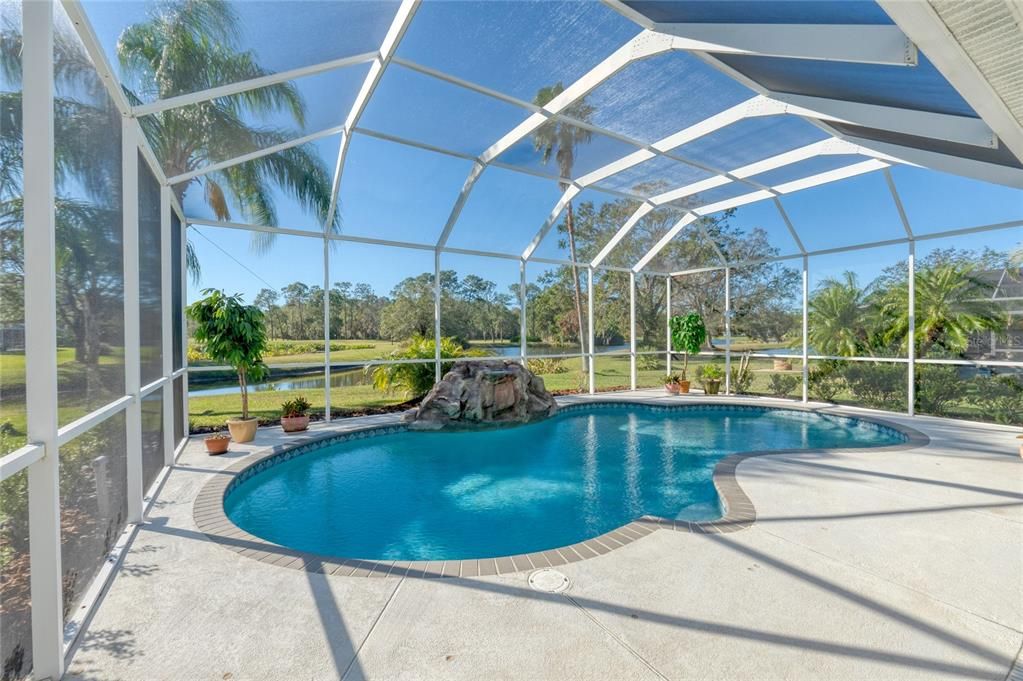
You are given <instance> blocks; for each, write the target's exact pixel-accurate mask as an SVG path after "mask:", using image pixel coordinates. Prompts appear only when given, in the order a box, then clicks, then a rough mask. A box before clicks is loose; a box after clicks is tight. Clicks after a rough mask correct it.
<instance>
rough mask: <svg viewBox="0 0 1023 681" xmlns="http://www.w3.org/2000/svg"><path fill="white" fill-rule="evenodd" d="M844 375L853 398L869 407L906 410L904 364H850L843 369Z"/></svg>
mask: <svg viewBox="0 0 1023 681" xmlns="http://www.w3.org/2000/svg"><path fill="white" fill-rule="evenodd" d="M842 375H843V377H844V378H845V382H846V385H848V386H849V390H850V392H852V394H853V396H854V397H856V398H857V399H859V400H861V401H862V402H863V403H864V404H866V405H867V406H870V407H877V408H879V409H904V408H905V406H906V398H905V395H906V366H905V365H904V364H888V363H883V364H882V363H878V364H871V363H869V362H850V363H849V364H847V365H846V366H845V367H844V368H843V370H842Z"/></svg>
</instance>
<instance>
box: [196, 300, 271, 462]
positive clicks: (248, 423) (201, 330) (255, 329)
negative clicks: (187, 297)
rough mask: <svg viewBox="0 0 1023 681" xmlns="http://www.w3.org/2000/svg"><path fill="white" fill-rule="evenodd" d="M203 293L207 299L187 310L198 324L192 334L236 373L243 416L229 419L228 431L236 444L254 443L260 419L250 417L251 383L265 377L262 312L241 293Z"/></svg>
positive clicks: (205, 349)
mask: <svg viewBox="0 0 1023 681" xmlns="http://www.w3.org/2000/svg"><path fill="white" fill-rule="evenodd" d="M202 293H203V295H204V296H205V297H204V298H203V299H202V300H197V301H196V302H194V303H192V304H191V305H189V306H188V308H187V310H186V312H187V314H188V317H189V319H191V320H192V321H193V322H194V323H195V332H194V334H193V335H194V337H195V340H196V342H197V343H198V344H199V345H200V346H201V347H202V351H203V352H204V353H205V355H206V356H207V357H209V358H210V359H211V360H213V361H214V362H217V363H219V364H227V365H229V366H231V367H232V368H233V369H234V370H235V371H236V372H237V374H238V385H239V386H240V387H241V394H242V415H241V418H234V419H228V420H227V429H228V430H229V431H231V438H232V439H233V440H234V441H235V442H251V441H252V440H253V439H254V438H255V437H256V425H257V424H258V419H256V418H250V417H249V381H258V380H260V379H262V378H263V377H264V376H265V375H266V365H265V364H263V352H264V351H265V350H266V330H265V329H264V327H263V313H262V312H261V311H260V310H259V308H257V307H255V306H254V305H245V304H244V303H242V298H241V295H240V294H235V295H233V296H229V295H226V294H225V293H224V292H223V291H218V290H216V289H205V290H204V291H203V292H202Z"/></svg>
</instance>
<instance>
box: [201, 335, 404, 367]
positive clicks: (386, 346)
mask: <svg viewBox="0 0 1023 681" xmlns="http://www.w3.org/2000/svg"><path fill="white" fill-rule="evenodd" d="M313 342H317V341H295V343H313ZM318 342H321V343H322V341H318ZM331 343H342V344H344V345H349V346H352V347H349V348H347V349H345V350H334V351H332V352H331V353H330V361H331V362H334V363H338V364H343V363H345V362H365V361H366V360H370V359H382V358H384V357H386V356H387V355H389V354H391V352H393V351H394V350H397V349H398V348H400V347H401V343H398V342H395V341H386V340H340V341H331ZM263 359H264V361H265V362H266V363H267V364H271V365H274V364H301V363H309V362H322V361H323V351H322V350H320V351H317V352H297V353H291V354H280V355H267V356H265V357H264V358H263ZM190 364H191V365H192V366H210V365H212V364H214V362H211V361H209V360H206V359H198V360H196V359H192V361H191V362H190Z"/></svg>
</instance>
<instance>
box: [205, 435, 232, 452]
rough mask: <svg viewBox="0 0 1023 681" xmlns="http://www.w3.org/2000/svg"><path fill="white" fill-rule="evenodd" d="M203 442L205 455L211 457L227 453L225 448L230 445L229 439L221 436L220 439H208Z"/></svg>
mask: <svg viewBox="0 0 1023 681" xmlns="http://www.w3.org/2000/svg"><path fill="white" fill-rule="evenodd" d="M205 442H206V453H207V454H209V455H211V456H216V455H217V454H223V453H224V452H226V451H227V446H228V445H229V444H231V438H229V437H228V436H227V435H223V436H221V437H208V438H206V440H205Z"/></svg>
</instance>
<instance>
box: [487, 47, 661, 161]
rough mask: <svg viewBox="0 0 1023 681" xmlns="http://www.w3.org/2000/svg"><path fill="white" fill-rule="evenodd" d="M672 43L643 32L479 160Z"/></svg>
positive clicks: (493, 155) (492, 156) (493, 154)
mask: <svg viewBox="0 0 1023 681" xmlns="http://www.w3.org/2000/svg"><path fill="white" fill-rule="evenodd" d="M672 43H673V39H672V38H671V36H667V35H661V34H658V33H654V32H651V31H643V32H642V33H640V34H639V35H637V36H636V37H634V38H633V39H632V40H630V41H629V42H627V43H625V44H624V45H622V46H621V47H620V48H618V49H617V50H615V51H614V52H613V53H611V55H610V56H608V57H607V58H605V59H604V60H603V61H602V62H600V63H599V64H597V65H596V66H594V67H593V68H592V69H590V70H589V71H587V72H586V73H585V74H583V76H582V77H581V78H579V79H578V80H576V81H575V82H574V83H572V84H571V85H569V86H568V87H566V88H565V89H564V90H563V91H562V92H561V94H559V95H558V96H557V97H555V98H554V99H552V100H551V101H550V102H548V103H547V104H546V105H544V106H543V108H542V109H541V110H540V112H538V113H534V114H532V115H531V116H529V117H528V118H526V120H524V121H523V122H522V123H520V124H519V125H517V126H515V127H514V128H513V129H512V130H511V131H510V132H508V133H507V134H506V135H504V136H503V137H501V139H499V140H498V141H497V142H495V143H494V144H492V145H491V146H490V147H489V148H488V149H487V150H486V151H484V152H483V153H482V154H480V160H481V161H482V162H483V163H489V162H490V161H492V160H494V159H495V158H497V157H498V156H499V155H501V154H502V153H504V152H505V151H507V150H508V149H510V148H511V147H513V146H514V145H515V144H517V143H518V142H519V141H521V140H523V139H525V138H526V137H528V136H529V135H530V134H531V133H532V132H533V131H535V130H536V129H537V128H539V127H540V126H541V125H543V124H544V123H545V122H546V121H547V119H548V118H550V117H551V116H554V115H556V114H558V113H561V112H562V111H564V110H565V109H567V108H568V107H570V106H571V105H572V104H574V103H575V102H577V101H578V100H580V99H582V98H583V97H585V96H586V95H588V94H589V93H590V92H591V91H592V90H593V89H595V88H596V87H597V86H598V85H600V84H601V83H602V82H604V81H605V80H607V79H608V78H610V77H611V76H613V75H615V74H616V73H618V72H619V71H621V70H622V69H623V68H625V67H626V66H628V65H629V64H630V63H632V62H634V61H638V60H641V59H647V58H649V57H653V56H655V55H658V54H663V53H665V52H668V51H669V50H671V49H673V44H672Z"/></svg>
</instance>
